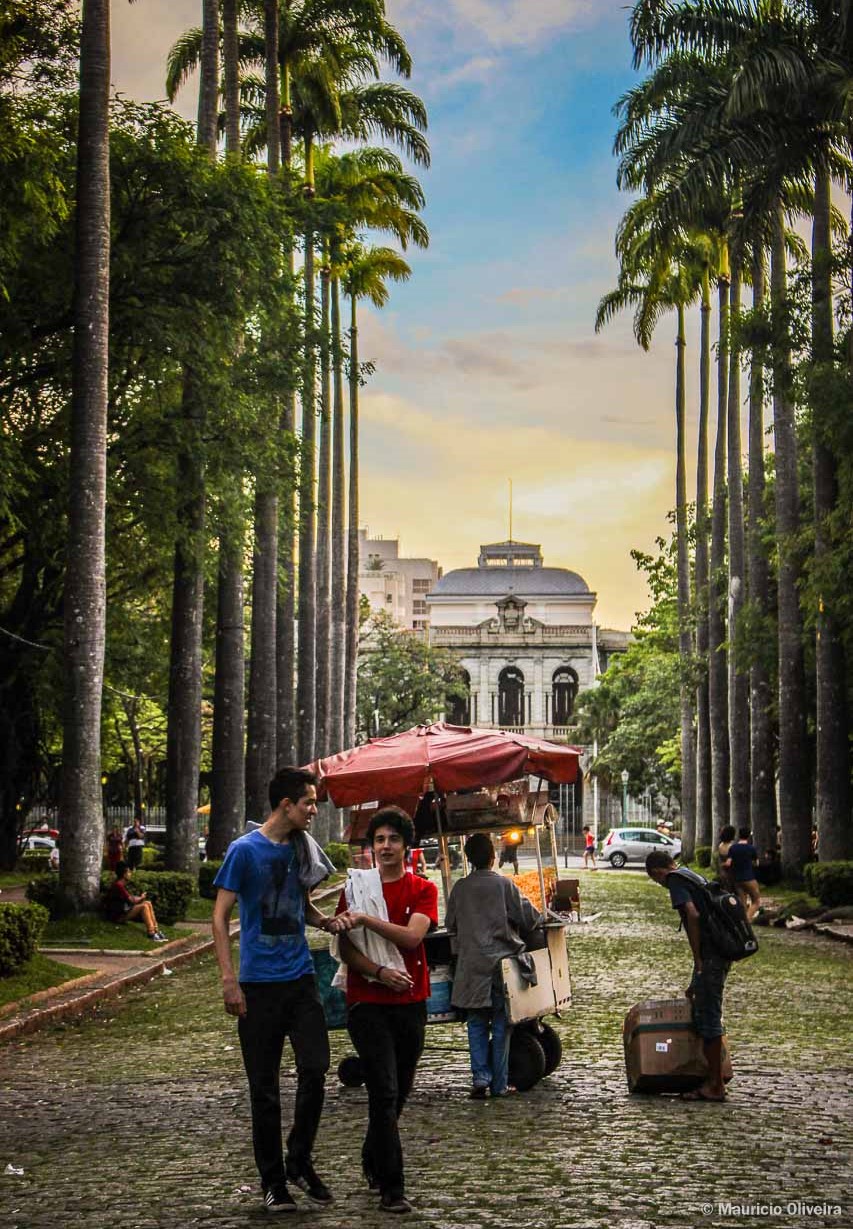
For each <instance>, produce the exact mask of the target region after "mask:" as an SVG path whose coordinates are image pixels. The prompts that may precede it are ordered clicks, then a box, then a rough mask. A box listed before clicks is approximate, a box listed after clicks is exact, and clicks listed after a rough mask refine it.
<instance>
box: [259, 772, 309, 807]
mask: <svg viewBox="0 0 853 1229" xmlns="http://www.w3.org/2000/svg"><path fill="white" fill-rule="evenodd" d="M316 784H317V778H316V777H315V776H314V774H313V772H308V770H307V769H306V768H289V767H288V768H279V770H278V772H277V773H276V774H275V776H274V777H273V779H272V780H271V781H270V807H271V808H272V810H273V811H274V810H275V809H276V807H277V806H278V805H279V803H280V802H281V800H282V799H283V798H286V799H287V800H288V802H298V801H299V799H300V798H301V797H302V795H303V794H304V793H305V791H306V790H307V788H308V786H309V785H316Z"/></svg>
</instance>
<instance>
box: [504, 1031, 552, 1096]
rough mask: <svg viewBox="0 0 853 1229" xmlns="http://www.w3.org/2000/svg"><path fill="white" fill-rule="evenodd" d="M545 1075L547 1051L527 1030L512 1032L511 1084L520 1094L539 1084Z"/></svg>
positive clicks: (510, 1050) (510, 1047)
mask: <svg viewBox="0 0 853 1229" xmlns="http://www.w3.org/2000/svg"><path fill="white" fill-rule="evenodd" d="M544 1074H545V1051H544V1050H543V1049H542V1046H541V1045H540V1044H539V1041H538V1039H537V1038H536V1037H535V1036H534V1034H533V1033H531V1032H529V1031H528V1030H527V1029H526V1028H516V1029H513V1031H512V1039H511V1041H510V1043H509V1082H510V1084H512V1085H513V1087H515V1088H517V1089H518V1090H519V1092H526V1091H527V1089H528V1088H532V1087H533V1085H534V1084H538V1083H539V1081H540V1080H541V1079H542V1076H543V1075H544Z"/></svg>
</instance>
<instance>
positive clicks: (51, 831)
mask: <svg viewBox="0 0 853 1229" xmlns="http://www.w3.org/2000/svg"><path fill="white" fill-rule="evenodd" d="M24 836H25V837H27V836H49V837H50V838H51V839H52V840H54V841H55V840H57V839H58V837H59V829H58V828H51V826H50V825H49V824H41V825H40V826H39V827H38V828H27V830H26V832H25V833H24Z"/></svg>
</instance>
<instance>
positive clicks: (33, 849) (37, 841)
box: [21, 835, 56, 853]
mask: <svg viewBox="0 0 853 1229" xmlns="http://www.w3.org/2000/svg"><path fill="white" fill-rule="evenodd" d="M51 849H56V841H55V840H54V839H53V837H52V836H32V835H30V836H25V837H24V840H23V843H22V845H21V853H40V852H42V851H44V852H45V853H50V851H51Z"/></svg>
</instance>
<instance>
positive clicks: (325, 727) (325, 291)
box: [315, 252, 332, 755]
mask: <svg viewBox="0 0 853 1229" xmlns="http://www.w3.org/2000/svg"><path fill="white" fill-rule="evenodd" d="M329 278H330V269H329V262H328V252H327V253H326V259H325V260H324V263H323V268H322V269H321V270H320V321H321V323H320V457H319V475H318V486H317V649H316V652H317V736H316V752H315V754H316V755H328V754H329V751H330V749H331V747H330V738H329V723H330V690H329V689H330V682H331V673H330V670H331V660H330V658H331V653H330V649H331V644H330V641H331V608H330V596H331V595H330V585H331V558H330V548H331V498H330V496H331V491H330V486H331V479H332V472H331V471H332V440H331V433H332V381H331V371H330V361H331V355H330V353H329V327H330V319H329V317H330V303H329Z"/></svg>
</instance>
